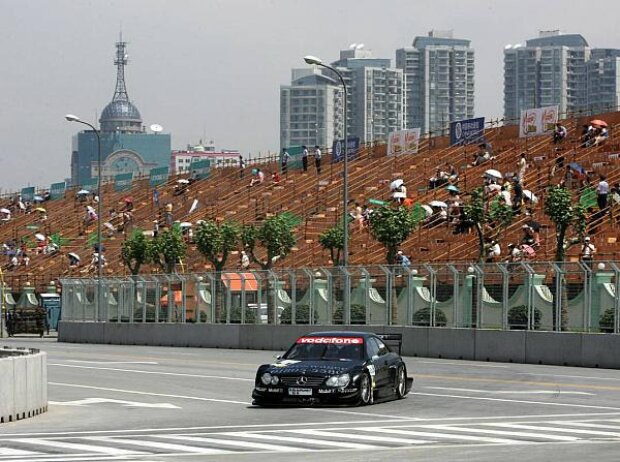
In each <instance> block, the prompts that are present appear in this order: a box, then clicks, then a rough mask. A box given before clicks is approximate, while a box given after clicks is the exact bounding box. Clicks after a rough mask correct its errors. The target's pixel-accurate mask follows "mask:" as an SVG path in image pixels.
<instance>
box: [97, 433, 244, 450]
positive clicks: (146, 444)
mask: <svg viewBox="0 0 620 462" xmlns="http://www.w3.org/2000/svg"><path fill="white" fill-rule="evenodd" d="M85 439H86V440H93V441H101V442H105V443H112V444H119V443H120V444H122V445H124V446H125V445H129V446H132V445H133V446H139V447H142V448H147V449H162V450H165V451H176V452H181V453H184V452H187V453H191V454H203V455H213V454H230V453H231V452H233V451H227V450H225V449H212V448H201V447H198V446H186V445H184V444H173V443H160V442H158V441H152V440H148V441H147V440H130V439H125V438H110V437H106V436H93V437H91V438H85ZM150 455H154V454H153V451H151V453H150Z"/></svg>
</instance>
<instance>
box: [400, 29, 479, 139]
mask: <svg viewBox="0 0 620 462" xmlns="http://www.w3.org/2000/svg"><path fill="white" fill-rule="evenodd" d="M396 67H397V68H399V69H402V70H403V72H404V75H405V85H406V89H405V101H406V103H405V105H406V120H405V125H406V127H407V128H418V127H419V128H420V129H421V130H422V133H427V132H429V130H430V131H431V132H432V133H434V134H440V133H444V130H446V129H447V127H448V126H449V123H450V122H451V121H454V120H462V119H468V118H471V117H474V50H473V49H472V48H470V41H469V40H464V39H455V38H454V37H453V33H452V31H436V30H433V31H430V32H429V33H428V36H427V37H415V39H414V40H413V46H412V47H406V48H401V49H398V50H396Z"/></svg>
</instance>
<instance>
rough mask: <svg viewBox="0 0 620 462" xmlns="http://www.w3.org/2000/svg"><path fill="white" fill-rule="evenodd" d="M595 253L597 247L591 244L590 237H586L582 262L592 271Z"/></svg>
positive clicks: (582, 251) (582, 249)
mask: <svg viewBox="0 0 620 462" xmlns="http://www.w3.org/2000/svg"><path fill="white" fill-rule="evenodd" d="M595 253H596V247H595V246H594V244H592V243H591V242H590V237H588V236H586V237H584V238H583V245H582V247H581V253H580V257H581V261H582V262H584V263H585V264H586V265H587V266H588V267H589V268H590V269H592V258H593V256H594V254H595Z"/></svg>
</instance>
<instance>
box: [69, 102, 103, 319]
mask: <svg viewBox="0 0 620 462" xmlns="http://www.w3.org/2000/svg"><path fill="white" fill-rule="evenodd" d="M65 119H67V121H68V122H77V123H79V124H84V125H87V126H88V127H90V128H92V129H93V131H94V132H95V135H96V136H97V307H96V310H95V320H96V321H98V320H99V312H100V309H101V295H102V293H101V292H102V291H101V287H102V284H101V283H102V280H101V278H102V276H103V250H102V245H101V220H102V219H103V216H102V214H101V208H102V207H101V203H102V202H103V200H102V198H101V137H100V136H99V131H98V130H97V129H96V128H95V127H94V126H93V125H91V124H89V123H88V122H84V121H83V120H82V119H80V118H79V117H78V116H76V115H73V114H67V115H66V116H65Z"/></svg>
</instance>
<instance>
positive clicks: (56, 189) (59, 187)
mask: <svg viewBox="0 0 620 462" xmlns="http://www.w3.org/2000/svg"><path fill="white" fill-rule="evenodd" d="M66 189H67V184H66V183H65V182H64V181H61V182H60V183H52V185H51V186H50V200H55V199H62V198H63V197H65V190H66Z"/></svg>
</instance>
